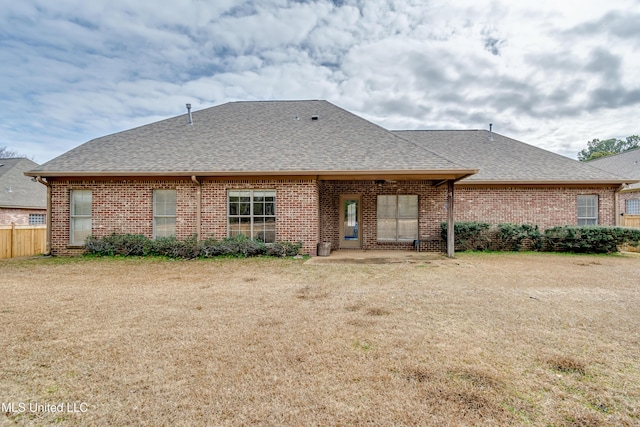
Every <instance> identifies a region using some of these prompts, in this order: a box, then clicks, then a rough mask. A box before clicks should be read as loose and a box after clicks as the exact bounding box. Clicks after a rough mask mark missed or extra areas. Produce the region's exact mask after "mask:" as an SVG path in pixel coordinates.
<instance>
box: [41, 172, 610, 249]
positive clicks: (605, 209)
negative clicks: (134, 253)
mask: <svg viewBox="0 0 640 427" xmlns="http://www.w3.org/2000/svg"><path fill="white" fill-rule="evenodd" d="M50 182H51V184H52V229H51V232H52V242H51V243H52V245H51V247H52V252H53V253H54V254H73V253H81V252H82V250H81V249H77V248H69V247H68V242H69V192H70V190H72V189H91V190H93V234H94V235H96V236H103V235H107V234H110V233H113V232H117V233H125V232H128V233H136V234H144V235H146V236H148V237H151V236H152V234H153V190H154V189H171V188H175V189H176V194H177V218H176V234H177V237H179V238H185V237H188V236H190V235H192V234H195V233H196V232H197V206H198V202H197V190H198V189H197V186H196V184H194V183H193V182H192V181H191V180H190V179H187V178H184V179H157V180H156V179H113V180H111V179H106V180H91V181H79V180H66V179H51V180H50ZM201 184H202V187H201V191H202V212H201V221H202V222H201V237H202V238H206V237H214V238H216V239H221V238H224V237H226V236H227V197H226V194H227V193H226V192H227V190H229V189H271V190H275V191H276V239H277V240H286V241H291V242H298V241H302V242H303V244H304V246H303V253H307V254H310V255H315V254H316V244H317V243H318V242H321V241H322V242H331V243H332V246H333V248H337V247H338V245H339V228H338V227H339V225H338V222H339V203H340V195H341V194H354V193H355V194H361V195H362V207H361V209H362V214H363V215H362V224H361V227H360V230H361V233H362V245H363V246H362V247H363V249H411V248H412V244H411V243H387V242H385V243H378V242H377V236H376V233H377V230H376V206H377V196H378V195H380V194H417V195H418V200H419V209H420V220H419V233H420V239H421V240H422V245H421V249H422V250H431V251H444V249H445V247H444V243H443V242H442V240H441V239H440V223H441V222H443V221H445V220H446V215H447V205H446V186H443V187H441V188H440V189H436V188H435V187H433V185H432V183H431V182H430V181H407V182H403V181H399V182H397V183H383V184H376V182H375V181H322V182H319V183H318V182H316V181H315V180H313V179H301V180H292V179H283V180H277V179H264V180H259V179H229V180H220V179H201ZM615 189H616V187H614V186H610V187H568V186H565V187H536V186H492V187H473V186H458V185H457V186H456V189H455V207H454V209H455V219H456V221H484V222H490V223H493V224H497V223H501V222H511V223H517V224H537V225H539V226H540V227H541V229H543V230H544V229H545V228H548V227H551V226H555V225H567V224H576V215H577V202H576V199H577V197H576V196H577V195H578V194H597V195H598V200H599V224H600V225H614V224H615V213H614V191H615Z"/></svg>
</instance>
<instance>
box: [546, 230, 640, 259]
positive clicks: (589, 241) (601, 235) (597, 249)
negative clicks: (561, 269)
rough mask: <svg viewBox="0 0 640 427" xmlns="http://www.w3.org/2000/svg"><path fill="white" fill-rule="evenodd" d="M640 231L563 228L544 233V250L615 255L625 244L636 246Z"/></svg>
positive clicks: (639, 238)
mask: <svg viewBox="0 0 640 427" xmlns="http://www.w3.org/2000/svg"><path fill="white" fill-rule="evenodd" d="M639 240H640V230H634V229H627V228H621V227H597V226H584V227H579V226H562V227H553V228H549V229H547V230H545V232H544V250H547V251H555V252H576V253H613V252H617V251H618V246H619V245H622V244H624V243H628V244H632V245H633V244H636V243H637V242H638V241H639Z"/></svg>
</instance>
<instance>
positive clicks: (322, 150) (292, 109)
mask: <svg viewBox="0 0 640 427" xmlns="http://www.w3.org/2000/svg"><path fill="white" fill-rule="evenodd" d="M314 116H315V117H317V120H313V119H312V118H313V117H314ZM468 169H469V168H466V167H464V166H461V165H459V164H457V162H454V161H451V160H447V159H446V158H445V157H443V156H440V155H438V154H435V153H433V152H431V151H429V150H428V149H427V148H425V147H423V146H421V145H417V144H414V143H412V142H410V141H407V140H406V139H403V138H400V137H398V136H396V135H394V134H393V133H392V132H390V131H388V130H386V129H383V128H382V127H380V126H377V125H375V124H373V123H371V122H369V121H367V120H365V119H363V118H361V117H358V116H356V115H354V114H352V113H350V112H348V111H346V110H344V109H342V108H339V107H337V106H335V105H333V104H331V103H329V102H327V101H258V102H231V103H227V104H223V105H219V106H216V107H211V108H207V109H204V110H200V111H195V112H193V124H192V125H190V124H188V119H187V116H186V114H185V115H181V116H178V117H173V118H170V119H167V120H163V121H160V122H156V123H152V124H149V125H146V126H141V127H138V128H135V129H131V130H127V131H124V132H120V133H116V134H113V135H108V136H105V137H101V138H97V139H94V140H91V141H89V142H87V143H85V144H83V145H81V146H79V147H77V148H75V149H73V150H71V151H69V152H67V153H65V154H63V155H61V156H59V157H57V158H55V159H53V160H51V161H49V162H47V163H45V164H43V165H42V166H40V167H38V168H35V169H34V170H33V171H32V173H31V174H32V175H38V174H39V175H42V176H53V175H61V174H63V173H74V174H78V173H86V174H87V175H90V174H92V173H100V174H106V173H118V174H124V173H128V172H131V173H136V174H142V173H153V174H158V173H163V172H167V173H174V174H175V173H189V174H200V175H206V174H214V173H224V172H232V173H238V172H291V171H302V172H304V171H308V172H316V171H380V170H382V171H394V170H416V171H425V170H458V171H461V170H462V171H464V170H468Z"/></svg>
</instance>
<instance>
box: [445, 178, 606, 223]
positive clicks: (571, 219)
mask: <svg viewBox="0 0 640 427" xmlns="http://www.w3.org/2000/svg"><path fill="white" fill-rule="evenodd" d="M616 188H617V187H616V186H610V187H567V186H565V187H539V186H492V187H475V186H467V187H465V186H462V185H460V186H458V185H456V188H455V205H454V210H455V220H456V221H483V222H488V223H491V224H499V223H502V222H508V223H513V224H536V225H538V226H539V227H540V229H541V230H544V229H546V228H549V227H553V226H557V225H576V224H577V212H578V207H577V196H578V195H579V194H591V195H597V196H598V224H599V225H615V210H614V206H615V190H616Z"/></svg>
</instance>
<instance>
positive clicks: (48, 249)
mask: <svg viewBox="0 0 640 427" xmlns="http://www.w3.org/2000/svg"><path fill="white" fill-rule="evenodd" d="M36 181H38V182H39V183H40V184H42V185H44V186H46V187H47V238H46V245H45V251H44V255H51V235H52V233H51V224H52V221H51V183H50V182H47V181H46V180H44V179H42V177H40V176H38V177H36Z"/></svg>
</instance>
